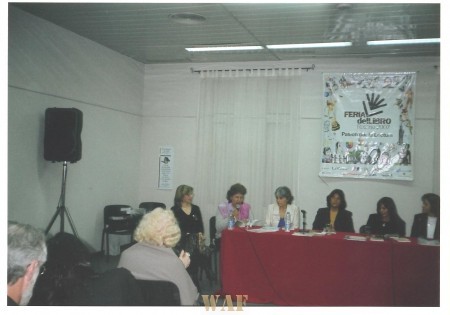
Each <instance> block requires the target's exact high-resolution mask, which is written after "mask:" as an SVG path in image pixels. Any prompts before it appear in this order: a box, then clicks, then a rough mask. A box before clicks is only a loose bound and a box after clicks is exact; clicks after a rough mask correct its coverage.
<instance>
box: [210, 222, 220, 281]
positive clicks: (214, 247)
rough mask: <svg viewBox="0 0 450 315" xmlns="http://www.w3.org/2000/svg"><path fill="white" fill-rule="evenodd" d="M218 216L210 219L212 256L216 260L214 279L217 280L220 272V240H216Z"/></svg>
mask: <svg viewBox="0 0 450 315" xmlns="http://www.w3.org/2000/svg"><path fill="white" fill-rule="evenodd" d="M216 231H217V229H216V216H212V217H211V218H210V219H209V247H210V248H211V251H212V253H211V256H212V257H213V260H214V277H215V279H216V280H217V278H218V274H219V270H218V266H217V253H218V252H219V251H220V239H217V238H216Z"/></svg>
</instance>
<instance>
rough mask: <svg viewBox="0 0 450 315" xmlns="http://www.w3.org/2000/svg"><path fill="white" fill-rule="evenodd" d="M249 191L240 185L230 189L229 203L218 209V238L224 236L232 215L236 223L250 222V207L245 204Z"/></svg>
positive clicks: (221, 205) (224, 203)
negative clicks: (223, 233) (223, 232)
mask: <svg viewBox="0 0 450 315" xmlns="http://www.w3.org/2000/svg"><path fill="white" fill-rule="evenodd" d="M246 193H247V189H246V188H245V187H244V185H241V184H239V183H237V184H234V185H233V186H231V187H230V189H229V190H228V192H227V202H223V203H221V204H220V205H219V207H218V213H217V215H216V238H220V237H221V236H222V231H223V230H224V229H225V228H226V227H227V225H228V220H229V217H230V215H231V216H233V217H234V221H235V222H238V221H241V222H243V221H248V220H250V209H251V207H250V205H249V204H248V203H245V202H244V198H245V194H246Z"/></svg>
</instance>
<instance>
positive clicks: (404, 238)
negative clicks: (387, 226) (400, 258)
mask: <svg viewBox="0 0 450 315" xmlns="http://www.w3.org/2000/svg"><path fill="white" fill-rule="evenodd" d="M389 238H390V239H392V240H394V241H397V242H400V243H411V240H410V239H409V238H406V237H397V236H393V237H389Z"/></svg>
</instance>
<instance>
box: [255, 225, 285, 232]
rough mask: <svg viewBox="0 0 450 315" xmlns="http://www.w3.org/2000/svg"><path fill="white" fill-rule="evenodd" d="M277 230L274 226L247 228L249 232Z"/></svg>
mask: <svg viewBox="0 0 450 315" xmlns="http://www.w3.org/2000/svg"><path fill="white" fill-rule="evenodd" d="M278 230H279V228H278V227H276V226H263V227H261V228H259V229H251V230H248V231H249V232H255V233H267V232H277V231H278Z"/></svg>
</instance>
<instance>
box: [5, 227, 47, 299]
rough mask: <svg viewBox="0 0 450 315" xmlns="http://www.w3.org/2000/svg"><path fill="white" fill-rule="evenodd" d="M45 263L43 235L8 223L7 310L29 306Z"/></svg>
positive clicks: (33, 228) (40, 232) (30, 228)
mask: <svg viewBox="0 0 450 315" xmlns="http://www.w3.org/2000/svg"><path fill="white" fill-rule="evenodd" d="M46 259H47V247H46V245H45V235H44V233H43V232H42V231H40V230H38V229H36V228H35V227H33V226H31V225H28V224H20V223H16V222H8V286H7V297H8V303H7V305H8V306H18V305H20V306H24V305H27V304H28V302H29V301H30V299H31V296H32V294H33V287H34V285H35V282H36V279H37V277H38V275H39V270H40V268H41V266H42V265H43V264H44V263H45V261H46Z"/></svg>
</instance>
